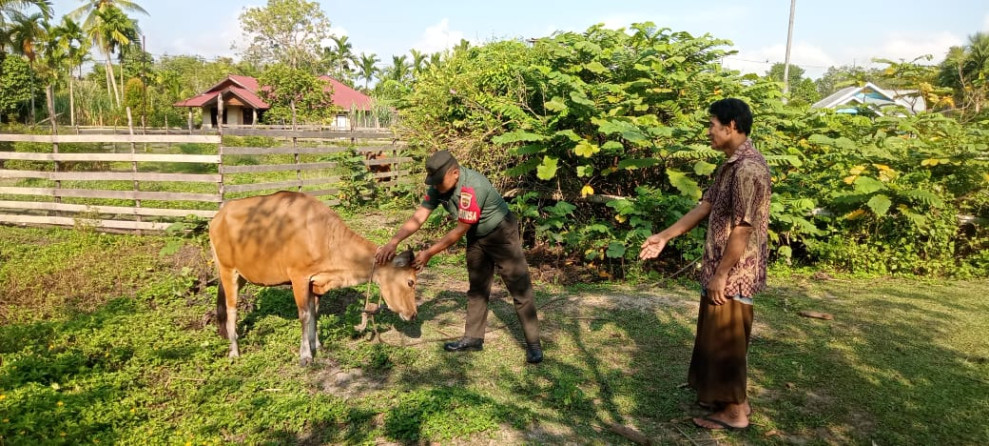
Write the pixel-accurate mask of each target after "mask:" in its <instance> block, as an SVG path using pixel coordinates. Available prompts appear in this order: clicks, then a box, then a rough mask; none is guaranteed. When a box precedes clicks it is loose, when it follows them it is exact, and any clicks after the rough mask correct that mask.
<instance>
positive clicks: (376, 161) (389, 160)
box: [364, 156, 412, 166]
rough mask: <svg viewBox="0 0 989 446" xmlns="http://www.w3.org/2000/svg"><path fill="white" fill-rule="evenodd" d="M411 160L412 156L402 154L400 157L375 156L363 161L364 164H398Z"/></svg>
mask: <svg viewBox="0 0 989 446" xmlns="http://www.w3.org/2000/svg"><path fill="white" fill-rule="evenodd" d="M410 161H412V158H409V157H407V156H403V157H401V158H375V159H373V160H366V161H364V165H366V166H380V165H382V164H400V163H407V162H410Z"/></svg>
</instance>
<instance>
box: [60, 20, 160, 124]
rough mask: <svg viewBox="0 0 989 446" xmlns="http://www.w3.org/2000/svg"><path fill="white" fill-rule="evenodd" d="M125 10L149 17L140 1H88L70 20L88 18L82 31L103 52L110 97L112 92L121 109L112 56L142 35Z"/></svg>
mask: <svg viewBox="0 0 989 446" xmlns="http://www.w3.org/2000/svg"><path fill="white" fill-rule="evenodd" d="M124 11H129V12H137V13H142V14H145V15H147V14H148V12H147V11H145V10H144V8H142V7H141V6H140V5H138V4H137V2H134V1H130V0H87V1H86V3H85V4H83V5H82V6H80V7H79V8H76V9H75V10H74V11H72V12H70V13H68V14H67V15H68V17H69V18H71V19H73V20H79V19H80V18H82V17H83V16H85V20H83V22H82V28H83V29H84V30H86V33H87V34H88V35H89V37H90V39H91V40H92V41H93V43H95V44H96V45H97V46H99V47H100V49H101V50H102V51H103V55H104V56H105V58H106V60H105V63H106V74H107V94H110V92H111V89H112V92H113V97H114V99H115V100H116V103H117V106H118V107H119V106H120V93H119V92H118V91H117V84H116V83H115V82H114V81H113V64H112V63H111V60H112V57H111V56H112V54H113V53H114V50H115V49H119V47H120V46H123V45H129V44H130V43H131V42H132V41H134V40H136V38H137V34H138V32H139V30H138V28H137V24H136V23H135V22H134V21H133V20H131V18H130V17H128V16H127V15H126V14H124Z"/></svg>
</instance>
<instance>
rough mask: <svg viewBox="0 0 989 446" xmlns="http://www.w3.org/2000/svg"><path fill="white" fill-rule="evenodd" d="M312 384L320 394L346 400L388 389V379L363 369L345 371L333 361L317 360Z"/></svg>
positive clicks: (326, 359)
mask: <svg viewBox="0 0 989 446" xmlns="http://www.w3.org/2000/svg"><path fill="white" fill-rule="evenodd" d="M315 363H316V367H314V369H315V370H316V372H315V373H314V374H313V377H312V384H313V386H314V387H315V388H317V389H319V391H320V392H322V393H326V394H330V395H334V396H337V397H340V398H342V399H344V400H349V399H351V398H360V397H364V396H365V395H367V394H369V393H373V392H377V391H380V390H385V389H387V388H388V379H387V378H385V377H384V376H378V375H376V374H375V373H373V372H368V371H365V370H363V369H343V368H341V367H340V366H339V365H338V364H336V362H334V361H333V360H332V359H328V358H325V357H324V358H316V359H315Z"/></svg>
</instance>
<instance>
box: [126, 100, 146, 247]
mask: <svg viewBox="0 0 989 446" xmlns="http://www.w3.org/2000/svg"><path fill="white" fill-rule="evenodd" d="M127 131H128V133H129V134H130V137H131V142H130V153H131V155H133V154H136V153H137V143H135V142H134V120H133V118H132V117H131V113H130V107H127ZM131 171H132V172H134V194H135V195H137V192H140V191H141V183H140V182H139V181H137V161H131ZM134 207H135V208H138V209H139V208H140V207H141V199H140V198H138V197H136V196H135V197H134ZM135 217H137V222H138V223H141V221H143V219H142V218H141V214H137V215H135ZM137 235H141V230H140V229H138V230H137Z"/></svg>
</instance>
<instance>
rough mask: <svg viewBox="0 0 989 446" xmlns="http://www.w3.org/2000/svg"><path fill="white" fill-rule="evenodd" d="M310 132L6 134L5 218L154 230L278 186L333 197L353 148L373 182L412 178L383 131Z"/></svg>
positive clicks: (0, 162) (400, 148) (0, 216)
mask: <svg viewBox="0 0 989 446" xmlns="http://www.w3.org/2000/svg"><path fill="white" fill-rule="evenodd" d="M231 133H233V132H231ZM314 133H319V134H318V135H314V134H311V133H309V132H298V131H296V132H295V133H286V132H284V131H276V132H270V131H269V133H266V134H263V135H262V134H259V133H252V135H253V136H266V137H269V138H280V139H279V141H280V144H278V145H275V146H274V147H231V146H225V145H224V143H223V138H222V137H221V135H219V134H192V135H190V134H188V133H186V134H174V133H171V134H157V132H156V134H144V135H136V134H127V135H118V134H84V133H79V134H60V135H24V134H0V223H6V224H31V225H64V226H74V225H78V224H84V225H89V226H93V227H97V228H99V229H108V230H138V231H140V230H152V231H157V230H164V229H165V228H167V227H168V226H170V225H171V224H173V223H174V222H176V221H180V220H182V219H184V218H185V217H186V216H190V215H192V216H196V217H202V218H210V217H212V216H213V215H214V214H215V213H216V211H217V210H218V209H219V206H220V204H221V203H222V202H223V201H225V200H229V199H232V198H240V197H245V196H250V195H258V194H263V193H269V192H273V191H276V190H296V191H301V192H305V193H308V194H311V195H314V196H318V197H320V199H322V200H323V201H325V202H327V203H328V204H330V205H333V204H337V203H339V200H338V196H339V194H340V190H341V187H346V185H347V181H351V179H352V178H353V176H354V174H353V172H352V171H348V170H347V169H348V168H350V167H353V165H354V161H353V160H354V159H355V158H356V157H357V156H360V161H359V162H358V165H359V164H363V165H364V168H367V169H368V170H369V171H370V172H371V176H372V177H373V178H374V179H375V180H376V183H375V184H376V185H377V187H380V188H384V189H385V190H387V188H390V187H392V186H395V185H397V184H402V183H404V182H406V181H409V178H408V170H403V169H402V168H403V167H407V166H408V165H409V162H410V161H411V158H409V157H408V156H406V155H405V154H404V152H405V147H404V145H402V144H398V143H396V142H395V141H394V140H390V139H387V138H386V139H381V138H380V137H381V136H386V137H387V134H384V135H383V134H382V133H380V132H379V133H377V134H376V135H372V134H370V133H366V134H358V133H355V132H338V133H337V134H329V133H327V132H325V131H324V132H316V131H314ZM357 135H359V136H360V137H361V138H360V139H358V136H357ZM249 136H250V135H249ZM373 136H379V138H375V139H372V138H371V137H373ZM269 141H270V140H269ZM16 143H21V144H20V147H19V150H18V151H13V149H14V146H15V144H16ZM24 143H33V144H24ZM351 150H353V152H352V151H351ZM348 159H349V160H350V164H349V165H348V164H347V163H346V161H347V160H348Z"/></svg>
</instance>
